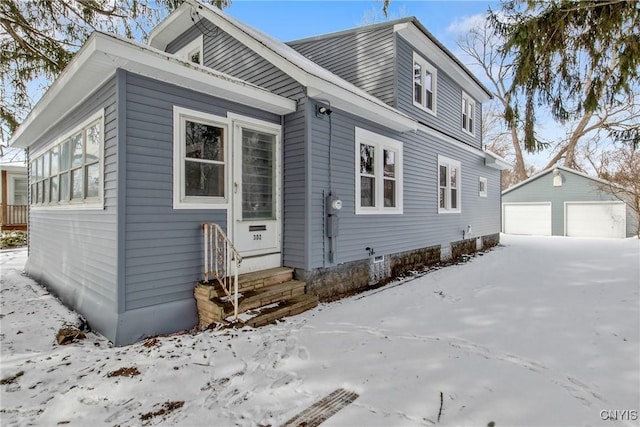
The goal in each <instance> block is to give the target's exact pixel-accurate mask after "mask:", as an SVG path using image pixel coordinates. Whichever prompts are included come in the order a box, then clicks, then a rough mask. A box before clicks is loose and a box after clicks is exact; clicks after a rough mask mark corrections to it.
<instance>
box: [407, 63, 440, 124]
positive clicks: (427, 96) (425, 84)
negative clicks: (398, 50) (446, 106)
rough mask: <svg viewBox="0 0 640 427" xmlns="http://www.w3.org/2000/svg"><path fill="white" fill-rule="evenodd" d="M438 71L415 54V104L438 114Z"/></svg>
mask: <svg viewBox="0 0 640 427" xmlns="http://www.w3.org/2000/svg"><path fill="white" fill-rule="evenodd" d="M437 75H438V74H437V70H436V69H435V67H434V66H433V65H431V64H430V63H428V62H427V61H426V60H425V59H423V58H422V57H420V56H419V55H417V54H415V53H414V54H413V104H414V105H417V106H418V107H420V108H422V109H425V110H427V111H429V112H430V113H432V114H435V113H436V80H437Z"/></svg>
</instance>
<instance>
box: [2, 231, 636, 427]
mask: <svg viewBox="0 0 640 427" xmlns="http://www.w3.org/2000/svg"><path fill="white" fill-rule="evenodd" d="M639 250H640V247H639V241H638V239H637V238H629V239H589V238H576V237H558V236H553V237H535V236H510V235H502V236H501V245H500V246H498V247H496V248H494V249H492V250H491V251H489V252H485V253H482V256H476V257H474V258H471V259H470V260H469V261H468V262H465V263H460V264H455V265H451V266H446V267H442V268H436V269H432V270H429V271H426V272H421V273H418V274H416V275H415V276H413V277H408V278H404V279H401V281H396V282H391V283H389V284H387V285H386V286H383V287H381V288H377V289H374V290H370V291H367V292H364V293H361V294H358V295H354V296H352V297H350V298H345V299H342V300H339V301H335V302H332V303H323V304H320V305H319V306H318V307H317V308H316V309H314V310H311V311H308V312H305V313H303V314H301V315H299V316H294V317H291V318H288V319H285V320H284V321H281V322H279V323H278V324H275V325H269V326H266V327H263V328H260V329H251V328H243V329H226V330H207V331H203V332H200V333H196V332H195V331H186V332H185V333H182V334H174V335H171V336H161V337H157V338H152V339H148V340H146V341H142V342H139V343H137V344H132V345H130V346H125V347H113V346H112V345H110V343H109V342H108V341H107V340H106V339H105V338H104V337H102V336H100V335H98V334H96V333H92V332H87V338H86V339H84V340H80V341H78V342H75V343H73V344H69V345H57V344H56V342H55V336H56V332H57V331H58V330H59V329H60V328H61V327H63V326H64V325H68V324H71V325H78V324H79V322H78V315H77V314H75V313H73V312H72V311H70V310H69V309H67V308H65V307H64V306H62V305H61V304H60V302H59V301H58V300H57V299H56V298H55V297H54V296H53V295H52V294H50V293H48V292H47V291H46V290H45V289H44V288H42V287H40V286H39V285H38V284H37V283H35V282H34V281H32V280H31V279H29V278H28V277H26V276H24V275H22V274H21V272H20V271H21V269H22V267H23V266H24V262H25V259H26V250H25V249H22V250H18V251H15V250H9V251H6V250H3V251H0V270H2V276H1V280H0V294H1V295H2V298H0V329H1V331H2V333H1V334H0V355H1V357H0V378H1V379H2V381H1V382H0V401H1V402H2V410H1V411H0V424H1V425H3V426H5V425H6V426H9V425H42V426H55V425H69V426H101V425H105V426H114V425H123V426H125V425H126V426H136V425H143V426H144V425H162V426H180V427H181V426H185V427H186V426H188V427H194V426H256V425H273V426H276V425H278V426H279V425H283V424H284V423H285V422H286V421H287V420H289V419H291V418H292V417H294V416H295V415H297V414H299V413H301V412H302V411H303V410H304V409H306V408H308V407H309V406H310V405H312V404H313V403H314V402H317V401H319V400H320V399H322V398H323V397H325V396H327V395H329V393H331V392H333V391H334V390H337V389H344V390H346V391H348V392H350V393H355V394H357V398H356V399H355V400H354V401H353V402H352V403H351V404H349V405H348V406H346V407H345V408H343V409H341V410H340V411H339V412H337V413H336V414H335V415H333V416H331V417H330V418H329V419H328V420H327V421H326V422H324V423H322V427H331V426H334V427H335V426H370V427H373V426H403V427H413V426H416V427H417V426H430V425H436V424H437V425H438V426H443V427H445V426H487V425H488V424H489V423H490V422H491V421H493V422H494V423H495V425H496V426H497V427H505V426H512V427H519V426H525V425H527V426H537V427H552V426H603V427H604V426H611V427H631V426H636V427H637V425H638V418H639V411H640V407H639V406H638V405H639V402H640V304H639V297H640V294H639V286H638V283H640V276H639V274H640V265H639V262H640V260H639V259H638V251H639ZM354 313H355V314H354ZM118 373H120V375H118ZM125 373H128V375H130V376H122V375H123V374H125ZM625 411H626V412H625Z"/></svg>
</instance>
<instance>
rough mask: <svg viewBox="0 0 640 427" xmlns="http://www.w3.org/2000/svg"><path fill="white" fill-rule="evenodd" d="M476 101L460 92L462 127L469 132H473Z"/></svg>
mask: <svg viewBox="0 0 640 427" xmlns="http://www.w3.org/2000/svg"><path fill="white" fill-rule="evenodd" d="M475 117H476V102H475V101H474V100H473V98H471V97H470V96H469V95H467V94H466V93H464V92H462V129H463V130H464V131H466V132H468V133H470V134H472V135H473V134H474V132H475Z"/></svg>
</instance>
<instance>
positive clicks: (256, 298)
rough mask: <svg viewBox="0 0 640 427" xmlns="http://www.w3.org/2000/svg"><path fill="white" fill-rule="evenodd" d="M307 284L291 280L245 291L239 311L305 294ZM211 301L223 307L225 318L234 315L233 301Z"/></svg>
mask: <svg viewBox="0 0 640 427" xmlns="http://www.w3.org/2000/svg"><path fill="white" fill-rule="evenodd" d="M305 285H306V283H305V282H301V281H299V280H290V281H288V282H284V283H278V284H276V285H271V286H268V287H264V288H260V289H257V290H254V291H247V292H244V293H243V294H242V296H240V297H238V313H244V312H245V311H248V310H252V309H254V308H258V307H264V306H267V305H271V304H273V303H276V302H281V301H286V300H288V299H291V298H293V297H295V296H298V295H303V294H304V287H305ZM211 302H212V303H214V304H216V305H218V306H219V307H220V308H221V309H222V312H223V313H224V314H223V317H224V318H226V317H229V316H232V315H233V304H232V303H231V301H229V300H226V299H225V300H221V299H219V298H214V299H213V300H212V301H211Z"/></svg>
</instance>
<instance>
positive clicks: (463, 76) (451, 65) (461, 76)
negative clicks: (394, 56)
mask: <svg viewBox="0 0 640 427" xmlns="http://www.w3.org/2000/svg"><path fill="white" fill-rule="evenodd" d="M394 31H395V32H396V33H397V34H398V35H400V36H401V37H402V38H404V39H405V40H407V41H408V42H409V43H411V44H412V45H413V46H415V47H416V48H419V47H424V48H426V49H427V51H428V52H429V53H430V55H429V59H430V60H431V61H433V62H434V63H436V64H437V66H438V67H439V68H442V69H443V70H444V71H445V72H446V73H447V74H448V75H449V76H451V77H452V78H453V79H454V80H455V81H457V82H458V83H459V84H460V85H461V86H462V87H463V89H464V91H465V92H467V93H469V94H470V95H471V96H472V97H473V98H475V99H476V100H478V101H480V102H487V101H490V100H491V99H493V94H492V93H491V91H490V90H489V89H487V88H486V87H485V86H484V85H483V84H482V83H481V82H480V81H479V80H478V79H477V78H476V76H474V75H473V73H471V71H469V70H468V69H467V68H466V67H465V66H464V65H463V64H462V63H461V62H460V61H459V60H458V59H457V58H456V57H455V56H454V55H453V54H452V53H451V52H450V51H449V50H448V49H447V48H446V47H445V46H444V45H443V44H442V43H440V42H439V41H438V40H437V39H436V38H435V37H434V36H433V35H432V34H431V33H430V32H429V31H428V30H427V29H426V28H425V27H424V26H423V25H422V24H420V22H419V21H418V20H417V19H413V20H411V21H410V22H404V23H399V24H396V25H395V26H394Z"/></svg>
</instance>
